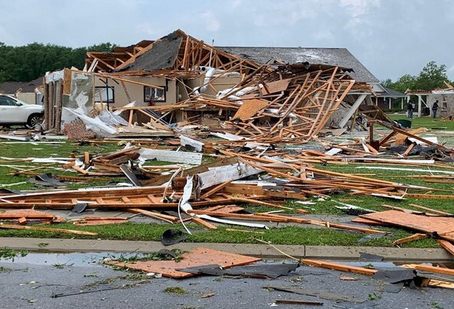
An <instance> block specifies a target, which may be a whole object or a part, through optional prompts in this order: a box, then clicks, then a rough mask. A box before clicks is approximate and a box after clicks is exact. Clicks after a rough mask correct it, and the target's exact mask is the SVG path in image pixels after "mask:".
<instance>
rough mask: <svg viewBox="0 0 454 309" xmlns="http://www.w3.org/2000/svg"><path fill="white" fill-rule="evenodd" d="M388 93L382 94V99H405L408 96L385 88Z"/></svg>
mask: <svg viewBox="0 0 454 309" xmlns="http://www.w3.org/2000/svg"><path fill="white" fill-rule="evenodd" d="M383 88H384V89H385V91H386V93H384V94H381V96H382V97H390V98H404V97H406V96H407V95H406V94H405V93H402V92H399V91H396V90H393V89H391V88H387V87H383Z"/></svg>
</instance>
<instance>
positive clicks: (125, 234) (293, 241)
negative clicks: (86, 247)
mask: <svg viewBox="0 0 454 309" xmlns="http://www.w3.org/2000/svg"><path fill="white" fill-rule="evenodd" d="M429 120H430V119H425V121H429ZM1 147H2V154H1V156H4V157H11V158H26V157H40V158H42V157H64V158H67V157H70V154H71V153H75V154H76V155H78V156H82V155H83V153H84V152H85V151H89V152H90V153H91V154H93V155H100V154H105V153H109V152H112V151H117V150H120V149H121V147H119V146H117V145H116V144H103V143H101V144H99V145H93V146H80V145H78V144H76V143H71V142H65V143H63V144H57V145H45V144H38V145H31V144H3V145H1ZM211 160H212V158H210V157H208V161H211ZM0 162H1V163H0V165H2V164H3V165H24V166H25V167H30V168H32V167H36V166H39V165H38V164H30V163H25V162H20V163H17V162H16V163H13V162H9V161H5V160H2V159H0ZM151 164H155V165H161V164H164V163H163V162H158V161H153V162H151ZM446 164H447V163H446ZM60 165H61V164H56V165H54V166H55V167H60ZM367 165H368V166H374V164H367ZM360 166H364V164H349V165H330V164H328V165H327V166H317V168H320V169H326V170H330V171H336V172H339V173H344V174H346V173H349V174H359V173H361V174H365V173H367V174H372V175H369V176H365V177H371V178H375V179H382V180H387V181H393V182H398V183H406V184H412V185H418V186H426V187H431V188H434V189H437V190H445V191H434V192H433V193H435V194H447V195H450V194H452V192H453V185H451V184H438V183H426V182H424V180H423V179H420V178H407V177H406V176H407V175H412V174H422V173H419V172H417V173H412V172H401V171H383V170H366V169H358V168H357V167H360ZM376 166H382V165H376ZM403 167H404V166H403ZM431 169H433V168H431ZM11 170H12V168H11V167H5V166H0V184H7V183H15V182H21V181H27V179H28V176H11V175H8V174H7V172H8V171H11ZM40 172H51V173H53V174H60V175H78V174H76V173H72V172H67V171H61V170H59V171H56V170H54V169H44V170H40ZM427 175H429V174H427ZM110 181H113V182H120V181H121V182H123V181H126V178H123V177H118V178H108V179H102V180H99V181H86V182H82V183H73V184H69V185H68V188H78V187H93V186H98V185H99V186H101V185H105V184H107V183H108V182H110ZM12 189H36V188H35V187H34V186H33V185H32V184H24V185H20V186H16V187H12ZM309 200H312V201H315V202H316V204H315V205H301V204H298V203H296V202H295V201H292V200H288V201H287V203H286V205H287V206H289V207H291V208H293V209H296V208H302V209H307V210H308V211H309V212H310V213H311V214H315V215H342V214H343V212H341V211H340V210H338V209H336V208H335V206H336V205H338V204H337V203H336V201H339V202H343V203H347V204H352V205H356V206H361V207H364V208H369V209H373V210H379V211H381V210H386V209H385V208H383V207H382V206H381V205H382V204H388V205H393V206H399V207H404V208H409V209H414V210H418V209H417V208H414V207H412V206H410V204H412V203H413V204H419V205H423V206H426V207H431V208H434V209H437V210H443V211H448V212H454V200H441V199H413V198H408V199H406V200H403V201H395V200H389V199H383V198H379V197H372V196H360V195H351V194H348V193H346V192H343V191H339V192H337V193H335V194H332V195H331V197H330V198H329V199H326V200H324V201H319V200H318V198H316V197H311V198H309ZM245 207H246V209H247V210H249V211H251V212H264V211H270V210H272V209H270V208H268V207H262V206H260V207H259V206H252V205H245ZM284 213H296V211H295V210H290V211H285V212H284ZM50 227H58V228H67V229H80V230H85V231H92V232H97V233H99V235H98V236H96V237H87V236H79V235H77V236H75V235H69V234H68V235H65V234H59V233H50V232H38V231H22V230H6V229H0V237H37V238H47V237H50V238H73V237H76V238H91V239H97V238H101V239H118V240H153V241H159V240H160V239H161V235H162V233H163V232H164V231H165V230H166V229H168V228H175V227H179V226H178V225H168V224H133V223H127V224H120V225H105V226H90V227H77V226H74V225H72V224H70V223H64V224H59V225H53V226H50ZM226 229H227V227H224V226H221V227H219V229H218V230H215V231H212V230H205V229H202V228H200V227H199V226H196V225H191V230H193V231H194V232H195V233H194V234H193V235H191V236H189V238H188V240H187V241H189V242H225V243H258V241H257V239H260V240H263V241H270V242H271V243H273V244H288V245H338V246H344V245H345V246H346V245H352V246H355V245H361V246H363V245H364V246H391V244H392V241H393V240H395V239H398V238H402V237H405V236H409V235H410V233H409V232H406V231H404V230H403V229H383V228H379V229H382V230H386V231H389V232H390V233H391V235H390V236H387V237H385V238H379V239H374V240H370V241H367V242H364V243H359V242H358V241H359V239H361V238H362V237H363V236H365V234H362V233H352V232H348V231H341V230H336V229H328V228H321V229H318V228H310V227H303V226H284V227H282V226H281V227H279V228H272V229H270V230H266V231H264V234H254V233H241V232H231V231H227V230H226ZM42 246H43V247H44V245H42ZM405 246H406V247H438V244H437V243H436V242H435V241H434V240H432V239H428V240H421V241H416V242H411V243H409V244H406V245H405Z"/></svg>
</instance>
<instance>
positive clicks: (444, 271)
mask: <svg viewBox="0 0 454 309" xmlns="http://www.w3.org/2000/svg"><path fill="white" fill-rule="evenodd" d="M414 268H415V269H416V270H421V271H428V272H432V273H437V274H443V275H450V276H454V269H451V268H445V267H437V266H429V265H424V264H420V265H415V267H414Z"/></svg>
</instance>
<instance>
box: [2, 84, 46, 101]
mask: <svg viewBox="0 0 454 309" xmlns="http://www.w3.org/2000/svg"><path fill="white" fill-rule="evenodd" d="M42 85H43V78H42V77H38V78H37V79H35V80H32V81H30V82H4V83H1V84H0V93H4V94H9V95H12V96H15V97H16V98H17V99H19V100H21V101H23V102H25V103H29V104H41V99H42V95H40V92H39V90H37V88H40V87H41V86H42Z"/></svg>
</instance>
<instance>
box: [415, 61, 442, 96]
mask: <svg viewBox="0 0 454 309" xmlns="http://www.w3.org/2000/svg"><path fill="white" fill-rule="evenodd" d="M445 81H448V75H447V74H446V65H444V64H441V65H437V63H436V62H435V61H430V62H429V63H427V64H426V66H425V67H424V68H423V69H422V71H421V73H419V76H418V77H417V78H416V85H415V86H416V87H417V89H418V90H433V89H435V88H446V85H445V83H444V82H445Z"/></svg>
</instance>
